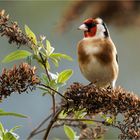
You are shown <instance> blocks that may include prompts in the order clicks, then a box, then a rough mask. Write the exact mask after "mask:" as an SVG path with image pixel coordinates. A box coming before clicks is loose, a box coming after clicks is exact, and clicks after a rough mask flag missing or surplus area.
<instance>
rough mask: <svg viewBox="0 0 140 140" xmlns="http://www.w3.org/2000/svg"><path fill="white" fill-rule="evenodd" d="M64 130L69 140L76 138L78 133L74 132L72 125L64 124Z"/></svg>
mask: <svg viewBox="0 0 140 140" xmlns="http://www.w3.org/2000/svg"><path fill="white" fill-rule="evenodd" d="M64 132H65V134H66V135H67V137H68V138H69V140H74V139H75V136H76V133H75V132H74V130H73V129H72V128H71V127H69V126H67V125H64Z"/></svg>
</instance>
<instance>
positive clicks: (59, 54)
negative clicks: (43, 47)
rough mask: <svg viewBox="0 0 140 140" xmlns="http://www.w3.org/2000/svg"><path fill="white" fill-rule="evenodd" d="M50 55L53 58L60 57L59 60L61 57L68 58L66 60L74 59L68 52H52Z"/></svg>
mask: <svg viewBox="0 0 140 140" xmlns="http://www.w3.org/2000/svg"><path fill="white" fill-rule="evenodd" d="M50 57H51V58H55V59H58V60H60V59H61V58H63V59H66V60H69V61H72V60H73V59H72V58H71V57H70V56H68V55H66V54H62V53H52V54H51V55H50Z"/></svg>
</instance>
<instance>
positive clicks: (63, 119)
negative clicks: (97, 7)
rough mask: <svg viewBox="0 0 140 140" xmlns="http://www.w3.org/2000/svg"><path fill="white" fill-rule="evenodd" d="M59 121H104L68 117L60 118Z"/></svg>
mask: <svg viewBox="0 0 140 140" xmlns="http://www.w3.org/2000/svg"><path fill="white" fill-rule="evenodd" d="M58 120H59V121H93V122H97V123H102V124H103V121H99V120H94V119H67V118H58Z"/></svg>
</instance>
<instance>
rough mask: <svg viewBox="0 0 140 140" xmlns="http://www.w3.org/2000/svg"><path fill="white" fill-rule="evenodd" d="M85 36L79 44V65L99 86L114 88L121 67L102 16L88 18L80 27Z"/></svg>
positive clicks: (88, 77)
mask: <svg viewBox="0 0 140 140" xmlns="http://www.w3.org/2000/svg"><path fill="white" fill-rule="evenodd" d="M79 29H80V30H83V31H84V38H83V39H82V40H80V41H79V43H78V45H77V53H78V62H79V67H80V70H81V72H82V74H83V75H84V77H85V78H86V79H87V80H88V81H90V82H91V83H93V84H95V85H96V86H97V87H99V88H100V87H101V88H102V87H103V88H108V87H111V88H112V89H114V87H115V83H116V80H117V78H118V73H119V67H118V60H117V59H118V58H117V50H116V47H115V45H114V43H113V41H112V40H111V37H110V34H109V31H108V29H107V26H106V24H105V23H104V22H103V20H102V19H101V18H95V19H92V18H89V19H86V20H85V21H84V22H83V24H82V25H81V26H80V27H79Z"/></svg>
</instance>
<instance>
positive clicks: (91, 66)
mask: <svg viewBox="0 0 140 140" xmlns="http://www.w3.org/2000/svg"><path fill="white" fill-rule="evenodd" d="M80 69H81V72H82V73H83V75H84V76H85V78H86V79H87V80H89V81H90V82H93V83H94V84H95V85H97V86H99V87H102V86H108V85H109V84H111V83H112V81H113V80H114V76H113V75H114V74H113V73H114V71H113V65H111V64H109V65H102V64H101V63H100V62H99V61H97V60H96V58H93V59H92V60H91V61H90V62H89V63H88V64H86V65H85V64H84V65H81V66H80Z"/></svg>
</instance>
